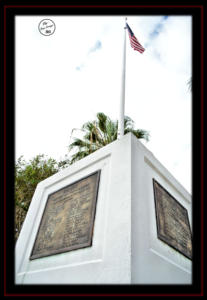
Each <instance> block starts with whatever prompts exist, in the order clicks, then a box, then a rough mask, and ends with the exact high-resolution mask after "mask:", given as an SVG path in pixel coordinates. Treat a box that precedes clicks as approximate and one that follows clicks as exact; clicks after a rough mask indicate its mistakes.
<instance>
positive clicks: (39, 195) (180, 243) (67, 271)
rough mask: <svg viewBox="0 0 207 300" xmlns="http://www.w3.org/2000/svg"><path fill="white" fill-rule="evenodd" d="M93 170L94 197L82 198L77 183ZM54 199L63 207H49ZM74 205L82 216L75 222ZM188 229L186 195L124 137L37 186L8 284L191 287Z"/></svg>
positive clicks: (140, 146)
mask: <svg viewBox="0 0 207 300" xmlns="http://www.w3.org/2000/svg"><path fill="white" fill-rule="evenodd" d="M97 172H98V174H99V175H100V176H99V181H98V186H97V191H96V192H97V193H96V194H94V195H95V198H94V195H93V193H92V190H94V189H95V188H94V189H92V190H91V192H90V193H89V192H88V194H84V193H85V192H84V187H83V188H82V189H81V188H80V186H79V185H80V184H81V182H82V181H81V180H83V179H84V178H88V176H89V175H91V174H96V173H97ZM83 182H84V181H83ZM75 183H79V185H77V186H76V185H75ZM66 187H68V190H67V191H68V192H67V193H64V191H65V190H64V189H65V188H66ZM72 187H73V192H71V189H72ZM75 189H76V190H75ZM87 190H88V188H87ZM58 191H62V192H61V193H60V195H61V197H62V198H58V197H59V196H58V195H59V194H58V193H59V192H58ZM80 191H81V197H79V196H78V193H80ZM68 193H69V194H70V193H72V194H71V195H72V196H68V195H69V194H68ZM86 193H87V192H86ZM64 195H65V196H64ZM74 195H76V196H74ZM66 196H67V197H68V198H67V197H66ZM51 197H53V200H51V199H52V198H51ZM84 197H85V198H84ZM90 197H91V198H90ZM60 199H61V201H63V202H64V201H65V202H64V203H65V204H64V205H63V204H61V205H59V204H58V205H59V206H58V205H56V202H54V203H53V204H50V203H52V202H51V201H57V202H58V201H59V202H60ZM81 199H82V200H81ZM83 199H87V201H88V204H87V205H86V204H85V203H84V201H83ZM90 199H92V200H90ZM78 201H79V202H80V203H79V202H78ZM81 201H82V202H81ZM59 202H58V203H59ZM77 202H78V203H79V204H78V205H79V206H77V207H80V211H81V215H79V217H77V218H76V220H78V221H74V218H75V215H77V214H78V213H77V209H78V208H77V209H76V214H75V213H72V212H71V211H72V209H75V208H74V207H75V206H76V203H77ZM61 203H62V202H61ZM90 203H91V204H90ZM84 205H85V206H86V207H85V206H84ZM90 205H91V206H90ZM93 205H94V206H93ZM47 207H49V208H48V209H47ZM51 207H52V208H51ZM57 207H59V208H57ZM63 207H64V209H63ZM90 207H91V208H90ZM93 208H94V210H93ZM67 212H68V217H67V216H66V214H67ZM88 212H91V213H88ZM50 215H52V216H53V219H54V218H55V220H56V221H55V222H56V223H55V224H57V225H54V222H53V221H51V220H49V217H50ZM71 220H73V221H71ZM58 222H59V223H58ZM61 222H62V223H61ZM71 222H73V223H71ZM51 224H53V225H54V229H53V230H52V229H51V228H50V230H51V231H50V234H49V233H47V234H46V231H47V230H48V228H49V227H50V226H51ZM58 224H59V225H58ZM67 224H68V225H67ZM71 224H73V225H71ZM84 224H85V225H84ZM66 225H67V226H68V229H67V230H66V228H67V226H66ZM61 226H62V227H61ZM190 226H191V196H190V195H189V193H188V192H187V191H186V190H185V189H184V188H183V187H182V186H181V185H180V184H179V183H178V181H176V179H175V178H174V177H173V176H172V175H171V174H170V173H169V172H168V171H167V170H166V169H165V168H164V166H163V165H162V164H161V163H159V161H158V160H157V159H156V158H155V157H154V156H153V154H152V153H151V152H150V151H149V150H147V148H146V147H145V146H144V145H143V144H142V143H141V142H140V141H139V140H138V139H137V138H136V137H134V136H133V135H132V134H131V133H129V134H127V135H125V136H124V137H123V138H122V139H121V140H117V141H115V142H113V143H111V144H109V145H107V146H105V147H103V148H101V149H100V150H98V151H96V152H94V153H93V154H91V155H89V156H87V157H86V158H84V159H82V160H80V161H78V162H76V163H75V164H73V165H71V166H70V167H68V168H67V169H65V170H62V171H61V172H58V173H57V174H55V175H53V176H51V177H49V178H47V179H46V180H44V181H42V182H41V183H39V184H38V186H37V188H36V191H35V193H34V196H33V199H32V202H31V204H30V208H29V211H28V213H27V216H26V219H25V221H24V224H23V227H22V230H21V233H20V236H19V238H18V241H17V243H16V249H15V262H16V266H15V269H16V271H15V281H16V284H191V283H192V275H191V267H192V262H191V256H192V254H191V253H192V249H191V232H190ZM61 228H62V230H61ZM74 228H75V229H74ZM74 230H76V231H74ZM84 230H85V231H84ZM63 231H64V232H65V233H64V232H63ZM48 232H49V231H48ZM71 232H72V233H71ZM87 234H88V235H87ZM48 236H49V237H50V239H49V238H48ZM65 236H66V237H67V238H68V239H66V240H64V241H65V242H63V241H62V240H61V239H62V237H64V238H65ZM86 236H87V238H88V239H86V240H84V238H85V237H86ZM46 237H47V238H46ZM52 238H53V239H54V241H55V243H53V242H51V241H52ZM83 240H84V241H86V242H87V243H86V244H85V246H84V247H80V245H81V241H83ZM49 241H50V243H49ZM61 243H62V244H61ZM67 243H69V244H70V245H72V246H70V247H68V245H69V244H67ZM61 245H63V246H65V248H63V247H62V246H61ZM73 245H75V246H74V247H73ZM61 247H62V248H63V249H62V248H61Z"/></svg>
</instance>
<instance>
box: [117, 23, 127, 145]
mask: <svg viewBox="0 0 207 300" xmlns="http://www.w3.org/2000/svg"><path fill="white" fill-rule="evenodd" d="M126 20H127V18H125V22H126ZM125 73H126V26H125V27H124V49H123V66H122V78H121V97H120V112H119V121H118V139H121V138H122V137H123V136H124V106H125Z"/></svg>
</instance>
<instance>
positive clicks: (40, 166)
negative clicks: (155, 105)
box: [15, 113, 149, 240]
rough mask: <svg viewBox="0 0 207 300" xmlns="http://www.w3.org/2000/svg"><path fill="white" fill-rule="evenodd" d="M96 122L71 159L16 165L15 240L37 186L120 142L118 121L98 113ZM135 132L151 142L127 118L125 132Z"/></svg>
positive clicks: (89, 124) (37, 159)
mask: <svg viewBox="0 0 207 300" xmlns="http://www.w3.org/2000/svg"><path fill="white" fill-rule="evenodd" d="M96 117H97V118H96V120H94V121H92V122H86V123H85V124H83V126H82V131H83V132H84V136H83V139H80V138H74V139H73V143H71V144H70V145H69V150H72V149H77V150H78V151H76V153H75V154H73V155H72V156H71V158H70V160H69V159H68V158H67V155H66V156H65V159H64V160H62V161H59V162H57V161H56V160H55V159H53V158H46V157H45V155H44V154H41V155H37V156H36V157H34V158H33V159H32V160H30V161H29V162H26V161H25V160H24V159H23V156H21V157H20V158H18V160H17V162H16V164H15V239H16V240H17V238H18V236H19V233H20V230H21V227H22V224H23V221H24V219H25V216H26V214H27V211H28V208H29V205H30V202H31V199H32V196H33V194H34V191H35V189H36V186H37V184H38V183H39V182H40V181H42V180H44V179H46V178H48V177H49V176H51V175H53V174H55V173H56V172H58V171H60V170H61V169H63V168H65V167H68V166H69V165H70V164H72V163H74V162H75V161H78V160H80V159H82V158H84V157H85V156H87V155H89V154H91V153H93V152H94V151H96V150H98V149H100V148H102V147H103V146H105V145H107V144H109V143H111V142H113V141H115V140H116V139H117V132H118V122H117V121H112V120H111V119H110V118H109V117H108V116H106V115H105V114H104V113H97V115H96ZM128 132H131V133H133V134H134V135H135V136H136V137H137V138H138V139H142V138H143V139H145V140H148V139H149V133H148V132H147V131H145V130H142V129H134V122H133V120H132V119H131V118H129V117H125V120H124V133H125V134H126V133H128Z"/></svg>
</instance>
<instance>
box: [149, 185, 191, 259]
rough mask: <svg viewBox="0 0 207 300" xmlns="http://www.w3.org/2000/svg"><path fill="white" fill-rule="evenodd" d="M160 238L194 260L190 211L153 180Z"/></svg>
mask: <svg viewBox="0 0 207 300" xmlns="http://www.w3.org/2000/svg"><path fill="white" fill-rule="evenodd" d="M153 185H154V196H155V208H156V218H157V233H158V238H159V239H160V240H162V241H163V242H165V243H167V244H168V245H170V246H171V247H173V248H174V249H175V250H177V251H179V252H180V253H182V254H183V255H185V256H186V257H188V258H190V259H192V236H191V229H190V224H189V219H188V211H187V209H186V208H185V207H183V206H182V205H181V204H180V203H179V202H178V201H177V200H176V199H175V198H174V197H173V196H171V195H170V194H169V193H168V192H167V191H166V190H165V189H164V188H163V187H162V186H161V185H160V184H159V183H158V182H157V181H155V180H154V179H153Z"/></svg>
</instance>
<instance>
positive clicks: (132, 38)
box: [126, 23, 145, 53]
mask: <svg viewBox="0 0 207 300" xmlns="http://www.w3.org/2000/svg"><path fill="white" fill-rule="evenodd" d="M126 28H127V29H128V33H129V40H130V44H131V46H132V48H133V49H134V50H137V51H139V52H140V53H143V52H144V50H145V49H144V48H143V47H142V45H141V44H140V43H139V42H138V40H137V38H136V37H135V35H134V33H133V31H132V30H131V28H130V27H129V25H128V24H127V23H126Z"/></svg>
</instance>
